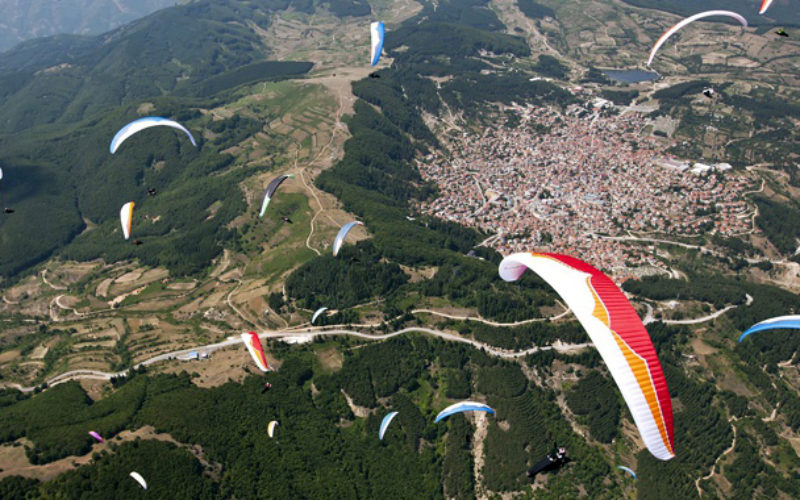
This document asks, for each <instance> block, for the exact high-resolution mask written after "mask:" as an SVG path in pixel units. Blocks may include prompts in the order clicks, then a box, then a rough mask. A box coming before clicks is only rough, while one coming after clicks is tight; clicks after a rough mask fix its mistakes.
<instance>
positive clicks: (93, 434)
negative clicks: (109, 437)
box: [89, 431, 103, 443]
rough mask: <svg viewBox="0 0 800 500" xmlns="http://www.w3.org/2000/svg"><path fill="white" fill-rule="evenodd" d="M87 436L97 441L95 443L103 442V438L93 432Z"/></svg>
mask: <svg viewBox="0 0 800 500" xmlns="http://www.w3.org/2000/svg"><path fill="white" fill-rule="evenodd" d="M89 435H90V436H92V437H93V438H95V439H96V440H97V442H99V443H102V442H103V437H102V436H100V434H98V433H96V432H95V431H89Z"/></svg>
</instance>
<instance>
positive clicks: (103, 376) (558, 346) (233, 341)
mask: <svg viewBox="0 0 800 500" xmlns="http://www.w3.org/2000/svg"><path fill="white" fill-rule="evenodd" d="M413 332H416V333H424V334H427V335H431V336H434V337H439V338H441V339H443V340H448V341H451V342H460V343H462V344H469V345H471V346H473V347H475V348H476V349H481V350H483V351H485V352H486V353H488V354H491V355H492V356H497V357H499V358H505V359H515V358H521V357H524V356H528V355H529V354H534V353H537V352H541V351H557V352H573V351H580V350H582V349H586V348H588V347H590V346H591V345H592V343H590V342H585V343H582V344H565V343H563V342H561V341H556V342H554V343H553V344H551V345H547V346H534V347H531V348H529V349H525V350H522V351H508V350H505V349H499V348H496V347H492V346H490V345H488V344H484V343H483V342H478V341H477V340H473V339H468V338H464V337H460V336H458V335H456V334H453V333H447V332H443V331H439V330H434V329H431V328H424V327H409V328H403V329H402V330H398V331H396V332H392V333H386V334H378V335H372V334H368V333H362V332H357V331H353V330H339V329H337V330H325V331H319V330H305V331H291V332H283V331H274V332H265V333H261V334H259V337H260V338H261V339H281V338H283V337H295V338H296V337H310V338H313V337H335V336H351V337H356V338H360V339H364V340H376V341H379V340H387V339H390V338H392V337H397V336H400V335H405V334H407V333H413ZM241 343H242V340H241V339H240V338H239V337H238V336H232V337H228V338H227V339H225V340H224V341H222V342H217V343H214V344H208V345H203V346H196V347H190V348H188V349H180V350H177V351H172V352H167V353H164V354H159V355H158V356H154V357H152V358H149V359H146V360H144V361H142V362H140V363H137V364H135V365H133V369H134V370H135V369H137V368H140V367H143V366H150V365H153V364H155V363H160V362H162V361H173V360H179V358H181V357H184V356H188V355H189V354H190V353H193V352H197V353H199V354H208V355H210V354H211V353H213V352H215V351H218V350H220V349H224V348H226V347H231V346H236V345H239V344H241ZM127 373H128V370H123V371H119V372H111V373H109V372H102V371H97V370H72V371H68V372H65V373H62V374H60V375H58V376H55V377H53V378H51V379H49V380H47V382H46V383H47V385H48V387H52V386H54V385H58V384H60V383H63V382H67V381H69V380H79V379H93V380H110V379H111V378H112V377H122V376H125V375H126V374H127ZM8 387H13V388H16V389H18V390H20V391H21V392H32V391H33V390H34V389H36V387H23V386H20V385H19V384H8Z"/></svg>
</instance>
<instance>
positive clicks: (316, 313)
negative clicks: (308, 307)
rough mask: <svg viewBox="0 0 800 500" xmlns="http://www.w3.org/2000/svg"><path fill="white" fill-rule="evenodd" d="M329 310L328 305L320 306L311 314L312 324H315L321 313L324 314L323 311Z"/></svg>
mask: <svg viewBox="0 0 800 500" xmlns="http://www.w3.org/2000/svg"><path fill="white" fill-rule="evenodd" d="M327 310H328V308H327V307H320V308H319V309H317V310H316V311H314V314H313V315H312V316H311V324H312V325H313V324H314V322H315V321H316V320H317V318H318V317H319V315H320V314H322V313H324V312H325V311H327Z"/></svg>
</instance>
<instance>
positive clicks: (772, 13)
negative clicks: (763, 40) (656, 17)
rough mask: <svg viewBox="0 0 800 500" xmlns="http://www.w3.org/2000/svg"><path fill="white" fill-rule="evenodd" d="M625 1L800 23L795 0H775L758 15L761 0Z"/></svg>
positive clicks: (761, 20) (687, 11)
mask: <svg viewBox="0 0 800 500" xmlns="http://www.w3.org/2000/svg"><path fill="white" fill-rule="evenodd" d="M623 1H624V2H625V3H629V4H631V5H635V6H637V7H645V8H648V9H658V10H663V11H666V12H671V13H673V14H679V15H681V16H690V15H692V14H697V13H698V12H702V11H704V10H732V11H734V12H738V13H739V14H741V15H743V16H744V17H745V18H747V22H748V23H749V24H751V25H754V26H757V25H762V24H763V25H774V24H776V23H778V24H785V25H795V26H796V25H800V9H798V8H797V3H796V2H794V0H775V1H774V2H772V6H771V7H770V8H769V10H768V11H767V13H766V14H764V15H763V16H760V15H758V9H759V7H760V6H761V1H760V0H704V1H703V2H698V1H697V0H623Z"/></svg>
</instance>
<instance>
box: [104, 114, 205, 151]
mask: <svg viewBox="0 0 800 500" xmlns="http://www.w3.org/2000/svg"><path fill="white" fill-rule="evenodd" d="M151 127H171V128H174V129H177V130H180V131H182V132H183V133H185V134H186V135H187V136H189V140H190V141H192V146H194V147H197V142H196V141H195V140H194V137H193V136H192V133H191V132H189V131H188V130H187V129H186V127H184V126H183V125H181V124H180V123H178V122H175V121H172V120H169V119H167V118H162V117H160V116H148V117H145V118H139V119H138V120H134V121H132V122H130V123H129V124H127V125H125V126H124V127H122V128H121V129H119V132H117V133H116V135H115V136H114V138H113V139H111V145H110V146H109V147H108V150H109V151H110V152H111V154H112V155H113V154H114V153H116V152H117V149H118V148H119V147H120V146H121V145H122V143H123V142H125V141H126V140H127V139H128V138H129V137H131V136H132V135H134V134H136V133H138V132H141V131H142V130H145V129H148V128H151Z"/></svg>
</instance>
